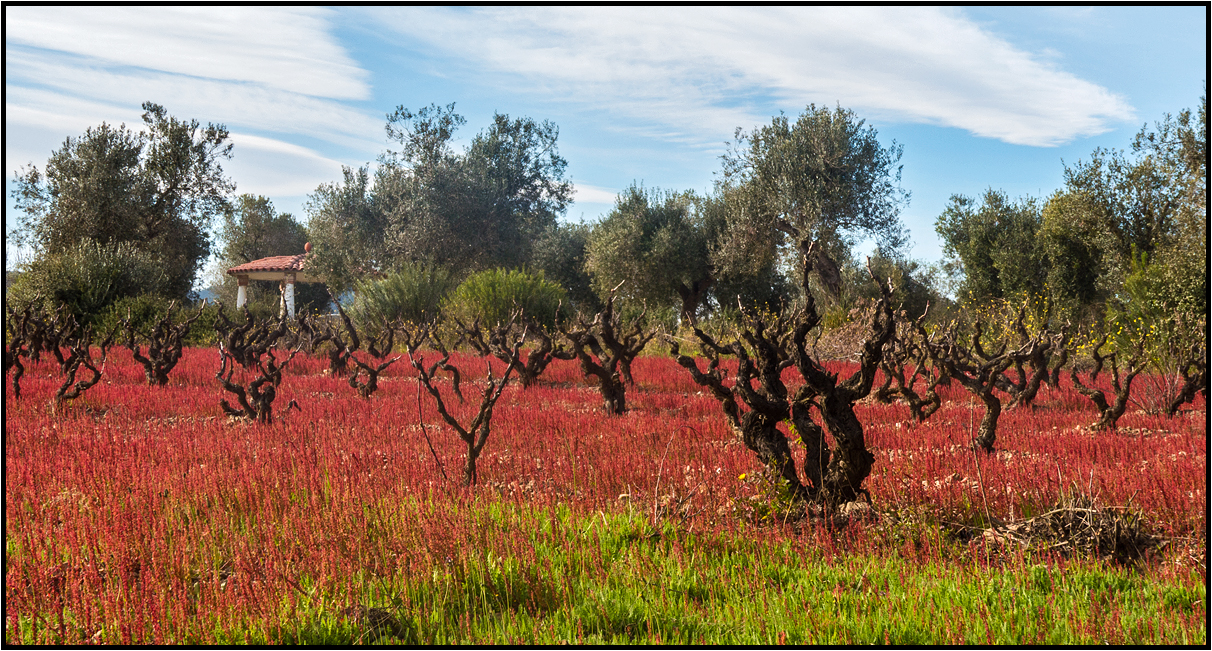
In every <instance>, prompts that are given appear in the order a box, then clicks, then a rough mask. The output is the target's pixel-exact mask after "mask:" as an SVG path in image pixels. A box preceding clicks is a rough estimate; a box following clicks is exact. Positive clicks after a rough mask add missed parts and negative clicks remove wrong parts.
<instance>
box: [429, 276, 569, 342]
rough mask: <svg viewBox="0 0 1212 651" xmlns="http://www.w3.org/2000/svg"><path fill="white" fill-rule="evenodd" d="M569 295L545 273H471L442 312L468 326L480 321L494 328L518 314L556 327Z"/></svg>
mask: <svg viewBox="0 0 1212 651" xmlns="http://www.w3.org/2000/svg"><path fill="white" fill-rule="evenodd" d="M567 305H568V296H567V294H566V293H565V292H564V290H563V289H562V288H561V287H560V286H559V285H557V284H555V283H553V282H551V281H549V280H547V279H545V278H544V277H543V274H542V272H539V273H530V272H527V271H523V270H517V269H514V270H505V269H489V270H487V271H481V272H479V273H476V274H472V275H471V276H470V277H468V278H467V280H465V281H463V282H462V283H461V284H460V285H459V286H458V288H457V289H455V291H454V292H453V293H452V294H451V295H450V297H449V299H448V300H447V302H446V304H445V305H444V306H443V311H444V312H445V313H447V314H449V315H450V316H453V317H456V318H458V319H459V320H460V321H462V322H463V323H464V324H465V325H471V324H472V323H473V322H476V321H478V322H479V323H480V325H481V326H484V327H492V326H495V325H497V324H501V323H508V322H509V320H510V318H511V317H512V316H513V314H514V313H515V311H517V310H522V312H523V313H524V314H525V315H526V316H528V317H530V318H533V319H535V320H536V321H538V322H539V323H540V324H541V325H544V326H546V327H548V328H554V327H555V324H556V321H557V319H558V318H559V315H558V312H559V311H566V308H562V306H567Z"/></svg>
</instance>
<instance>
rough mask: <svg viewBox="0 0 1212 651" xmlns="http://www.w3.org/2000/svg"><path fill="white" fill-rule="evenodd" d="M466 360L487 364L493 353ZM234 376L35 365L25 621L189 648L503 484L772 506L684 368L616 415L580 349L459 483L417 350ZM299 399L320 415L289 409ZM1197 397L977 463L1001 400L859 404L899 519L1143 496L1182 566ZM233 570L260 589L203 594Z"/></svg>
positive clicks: (17, 432) (526, 490)
mask: <svg viewBox="0 0 1212 651" xmlns="http://www.w3.org/2000/svg"><path fill="white" fill-rule="evenodd" d="M430 356H432V353H430ZM406 361H407V360H405V362H406ZM455 361H456V362H457V364H458V365H459V366H460V368H462V369H463V371H464V373H465V374H466V375H467V377H468V378H469V379H472V378H475V377H483V375H484V365H485V363H486V362H485V360H483V359H480V358H475V357H472V356H467V355H464V356H458V355H456V356H455ZM493 364H494V369H495V371H496V372H497V373H499V372H500V371H501V370H502V368H501V365H500V364H499V363H497V362H496V361H495V360H494V361H493ZM218 366H219V353H218V351H217V350H214V349H193V350H187V351H186V355H185V357H184V359H183V361H182V362H181V364H180V366H179V367H178V368H177V369H176V370H175V371H174V372H173V374H172V375H171V376H170V380H169V383H168V385H167V386H165V387H150V386H147V385H146V384H145V380H144V377H143V371H142V368H141V367H140V366H138V365H137V364H135V363H134V362H133V361H132V359H131V357H130V354H129V352H127V351H125V350H114V351H112V352H111V354H110V359H109V361H108V364H107V366H106V368H105V375H104V378H103V380H102V381H101V383H100V384H98V385H97V386H96V387H94V388H93V389H92V390H90V391H88V392H87V393H86V394H85V395H84V396H83V397H82V398H80V399H79V400H76V401H73V402H70V403H67V404H66V405H53V403H51V402H50V400H49V399H50V397H51V396H52V395H53V394H54V391H55V389H56V388H57V387H58V384H59V379H58V378H57V373H56V372H57V369H56V367H55V366H54V365H53V364H50V363H47V362H46V361H43V362H42V363H40V364H33V365H31V367H30V371H29V372H28V373H27V374H26V376H25V378H24V379H23V381H22V398H21V399H20V400H14V399H13V398H12V396H11V391H9V390H7V389H6V391H5V416H4V426H5V529H6V540H5V542H6V553H5V559H6V563H5V602H6V603H5V606H6V608H5V610H6V612H7V618H8V621H7V622H6V626H13V625H14V624H13V623H14V622H15V621H17V619H18V618H22V617H25V618H34V619H38V620H39V621H41V622H42V624H41V625H42V626H45V627H47V628H48V629H52V630H58V631H59V634H58V635H56V637H55V638H54V639H56V640H58V641H60V642H67V643H71V642H73V641H83V642H87V641H90V640H92V641H99V639H98V638H95V637H93V636H94V635H97V634H98V631H100V630H101V627H102V626H103V625H104V626H105V627H107V630H108V631H110V633H108V634H107V635H109V634H112V635H115V638H113V639H114V640H139V641H147V642H154V641H173V640H181V639H185V638H186V637H188V635H185V634H183V633H182V631H188V630H190V627H193V626H202V627H205V626H211V627H212V629H211V630H213V627H222V626H223V625H224V622H234V621H240V620H241V618H243V617H246V616H250V615H249V613H260V614H261V615H264V616H266V617H272V616H273V613H274V612H276V611H277V610H278V609H279V608H281V607H283V604H284V603H286V602H289V600H290V599H291V595H292V594H294V593H296V592H298V591H300V590H302V589H304V588H305V587H306V586H299V585H298V577H299V575H300V568H306V575H307V576H308V577H310V578H309V580H310V581H311V582H312V583H313V585H323V584H324V583H325V582H326V581H339V580H344V579H345V577H349V576H351V575H355V574H359V573H369V574H370V575H372V576H374V575H379V574H387V573H391V572H395V571H397V570H399V569H400V568H413V569H415V570H423V569H424V568H426V567H429V566H430V565H432V564H440V563H442V562H443V559H449V557H450V556H451V555H452V554H457V553H458V549H459V548H460V547H461V546H463V545H468V544H474V541H468V540H467V537H468V536H470V535H472V532H470V531H468V530H467V528H466V527H463V526H461V525H460V523H459V521H458V517H457V516H455V515H453V514H452V513H451V512H443V511H442V509H436V510H435V509H433V508H432V507H431V508H429V509H425V508H419V507H418V504H430V505H432V504H442V503H446V501H448V502H449V504H450V505H451V510H452V511H453V509H454V508H455V507H456V506H457V505H459V504H463V503H466V502H467V501H468V500H476V499H484V498H485V497H486V496H492V495H498V496H500V497H498V498H494V499H505V500H511V499H516V500H519V501H524V502H527V503H530V504H536V505H540V506H541V505H550V504H557V503H559V504H563V505H566V506H568V507H570V508H572V509H574V510H583V511H585V512H593V511H598V510H602V511H607V512H609V511H612V510H619V509H623V510H626V509H629V508H630V509H635V510H638V511H647V512H653V509H654V506H655V507H656V509H657V512H660V513H666V514H667V517H675V516H676V517H681V518H683V520H684V522H685V523H686V526H691V527H697V528H701V529H710V528H723V529H726V530H736V529H739V528H741V527H748V528H752V527H753V526H754V522H753V518H754V513H755V511H754V507H755V505H759V504H761V503H762V502H764V501H768V500H769V499H770V497H769V495H770V493H771V491H770V489H769V485H768V484H764V483H763V481H762V480H760V479H759V477H760V476H761V475H762V473H761V467H760V464H759V463H758V462H757V460H756V459H755V457H754V456H753V454H752V453H750V452H749V451H748V450H746V449H745V448H744V446H743V445H742V444H741V443H740V442H739V441H737V440H736V439H735V437H734V435H733V434H732V433H731V432H730V431H729V430H728V429H727V427H726V426H725V423H724V419H723V417H722V416H721V413H720V408H719V406H718V403H717V402H716V401H715V400H713V399H712V398H711V397H710V396H709V395H705V394H704V393H702V392H701V391H700V390H699V387H697V386H696V385H694V384H693V382H692V381H691V379H690V377H689V375H688V374H687V373H686V371H685V370H683V369H681V368H679V367H678V366H677V365H676V364H675V363H674V361H673V360H671V359H668V358H664V357H645V358H640V359H638V360H637V361H636V363H635V366H634V374H635V378H636V381H637V387H635V388H631V389H629V391H628V406H629V412H628V413H626V414H625V415H623V416H618V417H606V416H604V415H603V414H602V412H601V405H600V403H601V400H600V396H599V394H598V392H597V390H596V388H595V387H593V386H589V385H588V384H587V383H586V381H585V380H584V379H583V378H582V377H581V375H580V373H579V369H578V367H577V366H576V364H575V363H574V362H559V361H557V362H555V363H553V364H552V366H551V367H550V368H549V369H548V370H547V372H546V373H545V374H544V375H543V377H542V378H541V379H540V382H539V385H538V386H536V387H533V388H531V389H528V390H523V389H522V388H521V387H520V386H518V385H516V384H515V385H511V386H510V387H508V388H507V389H506V392H505V395H504V396H503V397H502V399H501V401H500V403H498V405H497V408H496V410H495V414H494V419H493V421H492V436H491V439H490V440H489V442H488V445H487V447H486V448H485V450H484V454H483V456H482V457H481V458H480V461H479V480H480V484H479V486H477V487H473V488H471V489H464V488H462V487H460V486H458V477H459V468H460V464H461V463H462V455H463V454H464V449H465V448H464V446H463V444H462V443H461V442H460V441H459V440H458V439H457V438H456V437H455V436H454V435H453V433H452V432H450V431H449V430H448V429H447V428H446V427H445V425H444V423H442V422H441V420H440V418H439V417H438V416H437V414H436V412H435V410H434V407H433V401H432V399H431V398H430V397H429V396H428V395H426V394H423V393H421V392H419V391H418V385H417V382H416V381H415V371H413V369H412V368H410V367H409V366H408V365H407V363H397V364H395V365H393V366H392V367H391V368H390V369H388V371H387V372H386V373H385V374H384V376H383V377H382V378H381V380H380V389H379V391H378V392H377V393H375V394H374V395H373V396H372V397H371V398H369V399H362V398H360V397H358V396H357V394H356V393H355V391H354V390H353V389H351V388H350V387H349V386H348V384H347V383H346V382H345V380H344V379H343V378H333V377H329V376H327V375H326V373H325V371H324V369H325V368H326V362H321V361H320V360H318V359H312V358H308V357H305V356H303V355H300V356H299V357H297V358H296V359H295V360H294V362H292V364H291V366H290V367H289V368H288V370H287V372H286V375H285V378H284V380H283V382H282V385H281V387H280V389H279V393H278V398H277V400H276V402H275V403H274V408H275V422H274V423H273V424H270V425H256V424H252V423H248V422H245V421H239V420H229V419H228V418H227V417H225V416H222V415H221V411H220V409H219V406H218V401H219V399H220V398H221V397H225V396H224V394H223V392H222V390H221V389H220V387H219V384H218V382H217V381H216V380H215V372H216V370H217V369H218ZM845 366H846V365H845V364H841V365H839V367H838V368H837V369H835V370H844V368H843V367H845ZM238 376H239V373H237V377H238ZM443 377H445V376H443ZM6 379H7V378H6ZM464 394H465V395H466V396H467V402H466V403H465V404H463V405H458V402H457V401H456V400H450V401H448V405H455V406H457V407H456V408H457V409H461V410H462V412H460V414H459V415H461V416H462V417H468V416H467V414H468V413H469V412H470V413H474V412H472V410H473V409H475V408H476V407H477V406H478V403H479V400H478V397H479V396H478V390H477V389H473V388H471V387H470V386H467V385H465V386H464ZM291 400H294V401H296V402H297V403H298V405H299V407H300V409H298V410H295V409H291V410H287V409H286V405H287V404H288V403H289V402H290V401H291ZM1194 407H1195V409H1194V410H1187V411H1184V412H1181V413H1180V415H1179V416H1178V417H1176V418H1174V419H1169V418H1166V417H1164V416H1151V415H1147V414H1144V413H1140V412H1136V411H1129V413H1128V414H1126V415H1125V416H1124V417H1123V418H1122V419H1121V420H1120V423H1119V424H1120V429H1119V430H1118V431H1117V432H1114V433H1110V432H1091V431H1088V430H1086V429H1085V426H1086V425H1088V424H1089V423H1091V422H1093V421H1094V420H1095V417H1096V413H1095V410H1094V408H1093V406H1092V405H1091V404H1090V403H1089V401H1088V400H1086V398H1084V397H1083V396H1081V395H1080V394H1078V393H1077V392H1075V391H1072V390H1070V389H1069V388H1068V384H1067V380H1066V385H1065V388H1063V389H1061V390H1059V391H1058V390H1052V389H1048V388H1045V389H1043V390H1042V391H1041V395H1040V398H1039V399H1037V401H1036V408H1034V409H1017V410H1011V411H1009V412H1006V413H1005V414H1003V417H1002V420H1001V423H1000V425H999V429H998V440H997V448H998V450H999V451H998V452H996V453H995V454H993V455H988V456H987V455H983V454H982V455H980V456H979V457H977V456H976V455H974V453H973V452H972V451H971V450H970V449H969V448H968V447H967V444H968V442H969V440H970V439H971V436H972V432H973V431H974V429H975V426H976V424H977V423H978V422H979V420H980V416H981V412H980V409H981V408H980V406H979V404H974V403H973V400H972V398H971V397H970V395H969V394H967V393H966V392H964V391H963V389H962V388H960V387H959V386H958V385H956V386H953V387H951V388H950V389H946V390H945V393H944V406H943V408H942V409H941V410H940V411H939V413H937V414H935V415H934V416H933V417H932V418H931V419H930V420H928V421H927V422H926V423H924V424H921V425H913V424H911V422H910V421H909V412H908V409H907V408H906V407H905V406H904V405H901V404H892V405H881V404H875V403H871V402H867V403H864V404H861V405H859V406H858V415H859V418H860V419H861V420H862V421H863V423H864V425H865V427H866V436H867V444H868V446H869V447H870V448H871V450H872V451H873V452H874V454H875V455H876V464H875V468H874V471H873V473H872V475H871V476H870V478H869V479H868V481H867V484H866V486H867V488H868V489H869V490H870V493H871V497H872V501H873V504H874V506H875V510H876V511H877V512H879V513H891V512H896V511H898V510H904V511H918V512H920V511H922V510H923V509H925V510H929V511H930V512H932V513H935V514H938V517H940V518H942V519H949V518H950V519H955V520H967V521H973V520H974V516H976V515H979V514H984V513H986V511H987V512H988V513H990V514H992V515H993V516H994V517H997V518H1001V519H1003V520H1011V519H1016V518H1022V517H1029V516H1031V515H1033V514H1036V513H1039V512H1041V511H1043V510H1046V509H1048V508H1050V507H1051V506H1052V505H1053V504H1055V503H1056V502H1057V500H1058V498H1059V497H1060V495H1061V493H1062V491H1066V492H1071V491H1077V492H1081V493H1085V494H1088V495H1090V496H1094V497H1096V498H1097V500H1098V501H1099V502H1101V503H1103V504H1107V505H1129V506H1131V507H1133V508H1135V509H1139V510H1140V511H1141V512H1143V513H1144V514H1145V517H1146V518H1147V519H1148V520H1149V522H1150V523H1152V525H1153V526H1154V527H1155V531H1156V532H1157V533H1159V534H1161V535H1163V536H1167V537H1170V538H1172V539H1175V540H1176V541H1177V542H1176V543H1174V544H1172V545H1171V546H1170V548H1169V551H1168V552H1167V553H1168V554H1169V556H1167V558H1168V559H1169V560H1168V561H1167V562H1175V563H1179V564H1183V563H1187V564H1190V563H1194V562H1196V561H1194V560H1191V559H1189V558H1188V555H1189V554H1190V553H1192V552H1189V551H1188V552H1183V551H1180V550H1182V549H1186V550H1198V551H1196V552H1195V553H1199V554H1201V555H1202V553H1203V550H1206V530H1207V514H1208V510H1207V454H1206V449H1207V426H1206V421H1205V414H1206V407H1205V405H1204V403H1203V399H1202V398H1197V399H1196V404H1195V406H1194ZM418 409H419V413H418ZM422 423H424V428H425V429H424V430H423V429H422ZM425 432H428V435H429V437H430V438H431V439H432V441H433V445H434V447H435V448H436V454H437V457H438V458H439V459H440V460H441V462H442V464H444V467H445V472H446V474H447V475H449V477H450V480H449V481H447V480H444V479H443V478H442V473H441V471H440V470H439V468H438V465H437V461H436V460H435V458H434V454H432V453H431V452H430V449H429V447H428V446H427V445H426V441H425ZM431 498H432V499H431ZM401 522H406V523H407V524H408V526H399V525H400V523H401ZM388 523H395V525H393V526H391V527H389V526H388ZM388 529H390V531H388ZM368 531H378V535H374V536H368V535H365V532H368ZM857 535H859V539H860V540H861V531H860V533H859V534H857ZM926 544H929V543H928V541H927V543H926ZM940 544H941V543H940ZM519 545H520V546H524V545H525V538H524V537H520V538H519ZM518 553H519V554H520V555H522V556H524V554H525V550H523V549H519V552H518ZM907 553H908V552H907ZM922 553H924V552H922ZM1200 562H1202V561H1200ZM229 576H236V577H245V579H244V580H241V581H238V582H236V583H235V588H236V589H234V590H225V591H222V592H215V593H213V595H212V596H210V597H208V598H207V599H206V600H202V601H199V600H198V599H197V598H196V596H191V595H196V594H197V591H196V589H195V588H196V587H197V585H198V584H199V583H203V582H208V581H222V580H226V577H229ZM208 594H211V593H208ZM114 627H118V628H121V629H122V631H123V633H121V634H118V633H113V630H114ZM7 638H8V636H7V635H6V639H7Z"/></svg>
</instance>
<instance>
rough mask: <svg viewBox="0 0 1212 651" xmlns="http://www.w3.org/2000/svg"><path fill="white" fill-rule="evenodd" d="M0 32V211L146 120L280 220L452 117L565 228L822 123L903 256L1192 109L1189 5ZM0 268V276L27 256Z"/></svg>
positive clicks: (434, 17)
mask: <svg viewBox="0 0 1212 651" xmlns="http://www.w3.org/2000/svg"><path fill="white" fill-rule="evenodd" d="M4 12H5V125H4V129H5V136H4V158H5V175H6V189H7V192H6V195H7V194H9V193H11V190H12V187H13V184H12V180H13V175H14V173H16V172H17V171H18V170H19V169H21V167H22V166H24V165H28V164H30V163H33V164H34V165H37V166H38V167H39V168H42V167H43V165H44V164H45V161H46V158H47V157H48V156H49V155H50V153H51V152H52V151H53V150H55V149H57V148H59V147H60V146H61V145H62V143H63V140H64V138H66V137H67V136H77V135H79V134H81V133H83V132H84V130H85V129H86V128H87V127H89V126H92V125H96V124H99V123H101V122H102V121H105V122H109V123H111V124H116V123H123V122H124V123H126V124H127V125H129V126H139V125H141V121H140V114H141V113H142V110H141V108H140V105H141V104H142V102H144V101H147V100H150V101H154V102H157V103H159V104H162V105H164V106H165V108H167V109H168V111H169V113H170V114H172V115H175V116H177V117H180V118H196V119H198V120H200V121H202V122H203V123H205V122H216V123H222V124H225V125H226V126H227V127H228V129H229V130H230V131H231V133H232V140H233V142H234V143H235V156H234V158H233V159H232V160H230V161H228V162H227V163H226V164H225V166H224V167H225V169H226V170H227V171H228V172H229V174H230V176H231V177H232V178H233V179H234V180H235V181H236V183H237V186H238V188H237V191H238V192H241V193H243V192H250V193H255V194H262V195H265V196H267V197H270V198H271V199H272V200H273V202H274V204H275V206H276V207H277V208H278V209H279V210H281V211H285V212H291V213H293V214H295V215H296V216H297V217H299V218H300V220H302V221H306V211H305V209H304V206H305V203H306V199H307V195H308V194H309V193H311V192H312V191H314V190H315V188H316V186H317V185H319V184H320V183H325V182H331V181H335V180H337V179H339V178H340V169H341V166H342V165H348V166H358V165H363V164H367V163H372V162H373V161H374V160H375V158H376V157H377V156H378V155H379V154H380V153H381V152H382V151H383V150H384V149H385V148H387V147H388V143H387V141H386V137H385V133H384V129H383V127H384V123H385V116H386V114H387V113H388V112H390V111H392V110H394V109H395V107H397V106H401V105H402V106H405V107H408V108H410V109H413V110H416V109H417V108H420V107H422V106H426V105H429V104H431V103H438V104H443V105H445V104H448V103H450V102H456V104H457V106H456V109H457V111H458V112H459V113H461V114H462V115H464V116H465V117H466V118H467V124H466V125H465V126H464V127H463V128H462V129H461V130H460V131H459V133H458V137H459V138H458V139H459V143H460V144H465V143H466V142H467V141H469V140H470V138H471V137H472V136H473V135H474V134H475V133H476V132H478V131H479V130H480V129H482V128H485V127H487V126H488V124H489V123H490V120H491V117H492V114H493V113H494V112H500V113H506V114H509V115H512V116H523V115H525V116H529V117H532V118H535V119H537V120H551V121H553V122H555V123H556V124H557V125H559V127H560V140H559V148H560V153H561V154H562V155H563V156H564V157H565V158H566V159H568V163H569V165H568V176H569V177H570V179H571V180H572V181H573V183H574V184H575V185H576V188H577V194H576V203H575V204H574V205H573V206H572V207H571V208H570V209H569V210H568V214H567V218H568V219H570V220H574V221H579V220H584V221H595V220H597V219H598V218H600V217H601V216H602V215H603V214H605V213H606V212H607V211H609V209H610V207H611V205H612V204H613V197H614V195H615V194H616V193H617V192H619V191H621V190H623V189H624V188H626V187H627V186H628V185H629V184H630V183H632V182H633V181H639V182H643V183H644V184H645V185H647V186H649V187H661V188H668V189H675V190H684V189H693V190H696V191H699V192H708V191H710V189H711V187H712V183H713V180H714V173H715V172H716V171H717V170H718V169H719V167H720V165H719V156H720V154H722V153H723V152H724V150H725V142H727V141H729V140H730V139H731V138H732V135H733V132H734V131H735V129H736V128H737V127H742V128H744V129H746V130H748V129H751V128H753V127H754V126H757V125H760V124H765V123H769V121H770V118H771V117H772V116H774V115H777V114H778V113H779V112H780V111H781V112H784V113H786V114H787V115H788V116H791V117H794V116H797V115H799V114H800V113H801V112H803V110H804V107H805V106H806V105H807V104H809V103H816V104H818V105H821V104H824V105H828V106H833V105H835V104H840V105H842V106H844V107H847V108H850V109H853V110H854V111H855V112H856V113H857V114H858V115H859V116H860V117H863V118H864V119H866V120H867V122H868V123H869V124H871V125H872V126H874V127H875V128H876V129H877V130H878V132H879V136H880V140H881V141H882V142H884V143H885V144H886V145H887V144H891V142H892V141H893V140H896V141H897V142H898V143H900V144H902V145H904V156H903V157H902V159H901V163H902V164H903V166H904V170H903V177H902V185H903V187H905V188H906V189H908V190H909V191H910V192H911V193H912V199H911V202H910V204H909V205H908V206H907V207H906V208H905V209H904V210H903V212H902V219H903V220H904V221H905V223H906V225H907V226H908V227H909V230H910V233H911V235H912V238H913V244H914V246H913V249H912V251H911V254H912V256H913V257H915V258H917V259H920V260H923V261H927V262H930V261H934V260H937V259H939V258H940V257H941V255H942V250H941V245H940V243H939V241H938V238H937V236H936V235H935V233H934V221H935V219H936V218H937V216H938V215H939V213H940V212H941V211H942V210H943V208H944V206H945V204H946V202H947V199H948V197H950V196H951V195H952V194H957V193H959V194H968V195H976V194H978V193H980V192H982V191H983V190H984V189H985V188H988V187H993V188H999V189H1002V190H1005V191H1006V192H1007V193H1009V194H1010V195H1011V196H1023V195H1032V196H1039V197H1046V196H1047V195H1049V194H1050V193H1051V192H1053V191H1054V190H1056V189H1057V188H1058V187H1060V185H1061V183H1062V172H1063V166H1062V160H1063V161H1065V162H1067V163H1070V164H1071V163H1073V162H1076V161H1077V160H1078V159H1082V158H1087V157H1088V156H1089V154H1090V152H1091V151H1093V150H1094V149H1095V148H1096V147H1112V148H1121V149H1122V148H1127V146H1128V145H1129V143H1130V142H1131V138H1132V136H1133V135H1134V134H1135V133H1136V132H1137V131H1138V130H1139V129H1140V128H1141V126H1142V125H1144V124H1145V123H1146V122H1148V123H1150V124H1152V123H1153V122H1154V121H1156V120H1159V119H1160V118H1161V117H1162V116H1163V114H1165V113H1167V112H1169V113H1177V112H1178V111H1180V110H1182V109H1184V108H1194V107H1195V106H1196V105H1197V103H1198V101H1199V97H1200V96H1201V95H1202V94H1203V92H1204V88H1205V80H1206V78H1207V63H1208V49H1207V37H1208V35H1207V27H1206V25H1207V18H1208V9H1207V6H1206V5H1200V6H1190V7H1156V6H1145V7H1120V6H1106V7H1042V6H1020V7H974V8H961V7H952V8H931V7H843V8H830V7H803V8H799V7H765V8H742V7H708V8H696V9H693V10H691V9H687V8H685V7H577V8H554V7H524V8H505V7H498V8H476V9H465V8H447V7H440V8H387V7H373V8H353V7H349V8H337V9H329V8H322V7H307V8H290V7H184V8H179V7H160V6H139V7H95V6H88V7H64V6H39V7H23V6H6V7H5V9H4ZM5 206H6V207H5V224H6V227H5V231H6V233H8V232H9V230H10V229H11V226H12V224H13V221H14V218H15V213H14V208H13V202H12V199H11V196H10V197H8V198H7V199H6V203H5ZM5 251H6V267H7V268H10V269H11V268H13V265H14V263H15V262H18V261H19V260H20V259H21V258H22V257H25V256H28V254H29V252H28V251H21V250H18V249H16V248H15V247H13V246H11V245H9V244H8V238H7V237H6V245H5Z"/></svg>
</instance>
